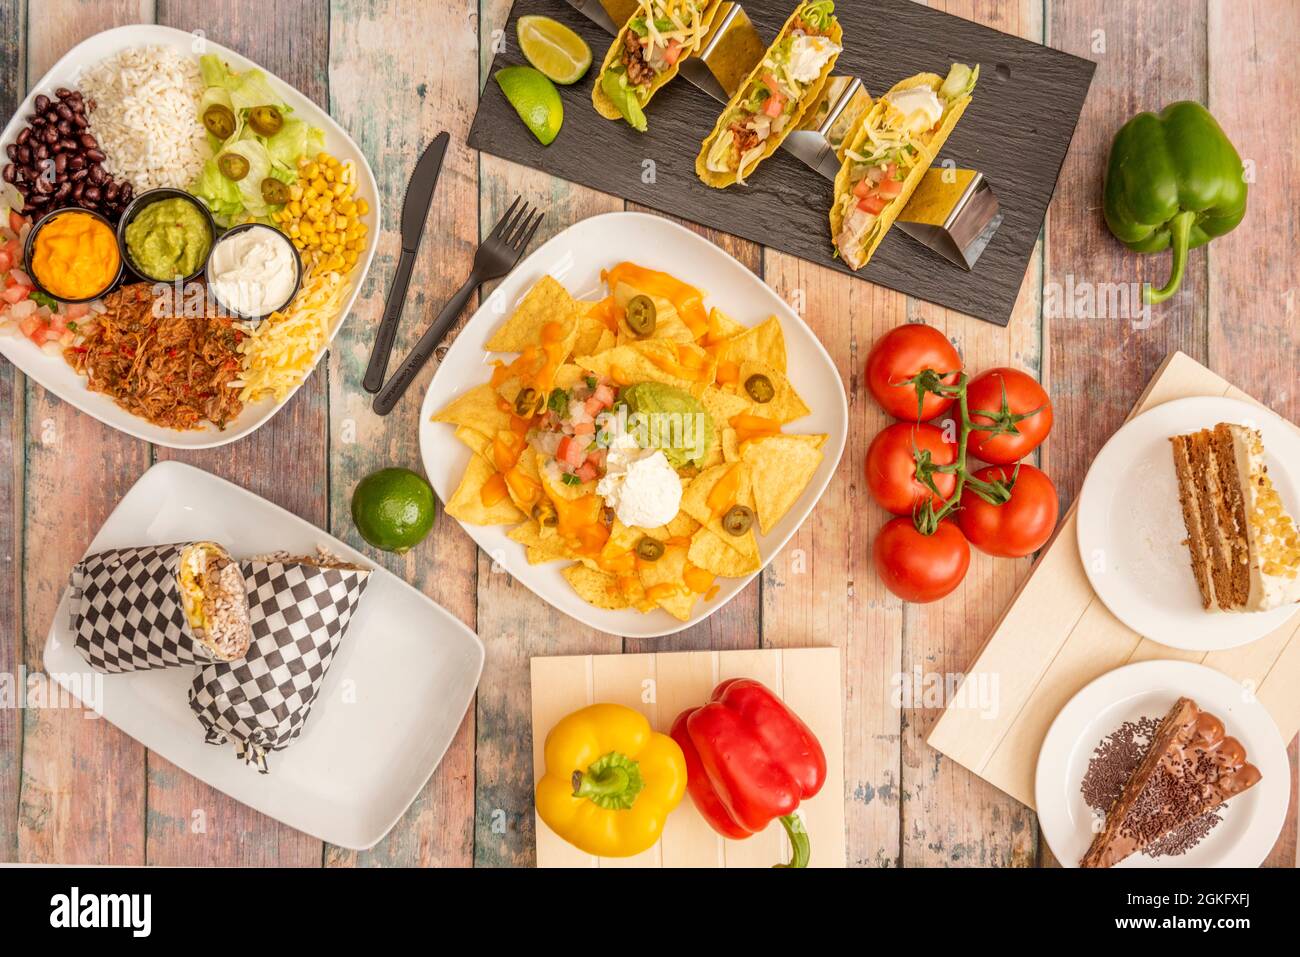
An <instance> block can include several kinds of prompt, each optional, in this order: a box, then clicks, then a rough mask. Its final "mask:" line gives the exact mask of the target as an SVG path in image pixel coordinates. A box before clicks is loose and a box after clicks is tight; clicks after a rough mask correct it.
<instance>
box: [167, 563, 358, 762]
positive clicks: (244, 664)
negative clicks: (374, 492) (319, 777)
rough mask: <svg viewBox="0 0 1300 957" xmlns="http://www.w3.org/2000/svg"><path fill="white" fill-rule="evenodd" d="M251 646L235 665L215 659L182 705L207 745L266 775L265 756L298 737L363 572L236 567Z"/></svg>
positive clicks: (339, 566)
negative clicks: (227, 747)
mask: <svg viewBox="0 0 1300 957" xmlns="http://www.w3.org/2000/svg"><path fill="white" fill-rule="evenodd" d="M241 568H242V570H243V572H244V580H245V582H246V584H247V586H248V608H249V617H250V621H251V623H252V628H253V642H252V644H251V645H250V646H249V648H248V653H247V654H246V655H245V656H244V657H243V659H241V660H239V661H232V662H225V661H215V662H212V663H210V664H208V665H207V666H206V667H204V668H203V669H201V670H200V671H199V673H198V674H197V675H196V676H195V678H194V682H193V684H192V685H191V687H190V708H191V709H192V710H193V711H194V713H195V715H197V716H198V719H199V723H200V724H202V725H203V727H204V729H205V730H206V731H207V738H206V740H207V742H208V743H209V744H225V743H227V742H231V743H233V744H234V746H235V753H236V754H237V755H238V756H239V757H241V758H243V759H244V761H245V762H246V763H248V764H252V765H254V766H256V767H257V769H258V770H259V771H261V772H262V773H263V774H265V773H266V772H267V763H266V756H267V754H268V752H271V751H280V750H283V749H284V748H287V747H288V746H289V745H290V744H292V743H293V742H294V740H296V739H297V737H298V735H299V734H301V733H302V729H303V725H304V724H305V723H306V721H307V716H308V715H309V714H310V713H311V706H312V702H313V701H315V699H316V695H317V693H318V692H319V691H320V686H321V683H322V682H323V681H324V680H325V673H326V672H327V671H328V670H329V666H330V662H331V661H333V659H334V653H335V652H336V651H337V650H338V647H339V643H340V642H341V641H342V640H343V636H344V634H345V633H346V632H347V627H348V622H349V621H350V620H351V618H352V615H353V613H354V612H355V611H356V607H357V603H358V602H359V601H360V600H361V595H362V593H363V592H364V591H365V588H366V583H367V581H368V580H369V577H370V572H369V570H367V569H364V568H359V567H357V566H354V565H347V564H344V563H340V562H322V561H318V560H313V559H309V558H308V559H291V558H284V559H278V558H273V559H272V560H259V559H253V560H251V561H248V562H244V563H242V564H241Z"/></svg>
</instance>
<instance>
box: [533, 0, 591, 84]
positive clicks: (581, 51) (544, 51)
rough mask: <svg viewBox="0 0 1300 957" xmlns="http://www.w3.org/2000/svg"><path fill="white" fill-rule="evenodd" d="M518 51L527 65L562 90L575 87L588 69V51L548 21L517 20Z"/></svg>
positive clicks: (561, 27)
mask: <svg viewBox="0 0 1300 957" xmlns="http://www.w3.org/2000/svg"><path fill="white" fill-rule="evenodd" d="M518 32H519V47H520V49H522V50H523V51H524V56H526V57H527V58H528V62H529V63H531V64H532V65H533V66H535V67H537V69H539V70H541V71H542V72H543V73H545V74H546V75H547V76H548V77H550V78H551V79H552V80H554V81H555V82H556V83H559V84H561V85H562V86H568V85H569V84H570V83H577V82H578V81H579V80H581V79H582V75H583V74H584V73H586V72H587V67H589V66H591V47H589V46H587V43H586V41H585V40H583V39H582V37H580V36H578V35H577V34H576V33H574V32H573V31H572V30H570V29H569V28H568V27H566V26H565V25H564V24H563V23H560V22H559V21H557V20H552V19H551V18H550V17H541V16H537V15H535V14H534V15H531V16H526V17H520V18H519V26H518Z"/></svg>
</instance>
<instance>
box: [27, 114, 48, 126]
mask: <svg viewBox="0 0 1300 957" xmlns="http://www.w3.org/2000/svg"><path fill="white" fill-rule="evenodd" d="M27 122H28V123H30V124H32V126H44V125H45V116H44V115H43V114H41V113H28V114H27Z"/></svg>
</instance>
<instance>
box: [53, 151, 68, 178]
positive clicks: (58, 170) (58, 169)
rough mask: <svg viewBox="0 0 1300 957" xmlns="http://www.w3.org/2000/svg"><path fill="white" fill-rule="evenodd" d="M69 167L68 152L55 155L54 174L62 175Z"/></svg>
mask: <svg viewBox="0 0 1300 957" xmlns="http://www.w3.org/2000/svg"><path fill="white" fill-rule="evenodd" d="M67 168H68V155H67V154H66V153H60V154H59V155H58V156H56V157H54V174H55V175H56V176H62V175H63V174H64V172H66V171H67Z"/></svg>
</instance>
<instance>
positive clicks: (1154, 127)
mask: <svg viewBox="0 0 1300 957" xmlns="http://www.w3.org/2000/svg"><path fill="white" fill-rule="evenodd" d="M1102 208H1103V210H1104V212H1105V216H1106V225H1107V226H1108V227H1110V231H1111V232H1112V233H1114V234H1115V237H1116V238H1117V239H1119V240H1120V241H1121V242H1122V243H1124V245H1126V246H1128V248H1129V249H1132V250H1134V251H1136V252H1140V253H1158V252H1161V251H1163V250H1165V249H1168V248H1169V247H1170V246H1171V245H1172V246H1173V250H1174V261H1173V269H1172V271H1171V273H1170V276H1169V282H1167V283H1166V284H1165V286H1164V287H1163V288H1161V289H1156V290H1153V289H1152V288H1151V286H1150V285H1149V284H1148V285H1147V286H1146V287H1145V289H1144V290H1143V298H1144V299H1145V301H1146V302H1148V303H1157V302H1163V301H1164V300H1166V299H1168V298H1169V297H1170V296H1172V295H1173V294H1174V292H1175V291H1176V290H1177V289H1178V285H1179V283H1181V282H1182V279H1183V269H1184V267H1186V265H1187V250H1189V249H1193V248H1195V247H1197V246H1202V245H1204V244H1205V243H1208V242H1209V241H1210V240H1211V239H1213V238H1214V237H1216V236H1222V235H1223V234H1224V233H1227V232H1230V231H1231V230H1233V229H1235V228H1236V226H1237V224H1238V223H1240V222H1241V218H1242V217H1243V216H1245V215H1246V180H1245V176H1244V174H1243V168H1242V165H1241V157H1239V156H1238V155H1237V151H1236V149H1234V148H1233V145H1232V143H1231V142H1230V141H1229V140H1228V137H1227V134H1225V133H1224V132H1223V129H1222V127H1220V126H1219V124H1218V123H1217V122H1216V121H1215V119H1214V117H1213V116H1211V115H1210V113H1209V111H1208V110H1206V109H1205V107H1203V106H1201V105H1200V104H1199V103H1193V102H1192V101H1190V100H1183V101H1180V102H1178V103H1171V104H1170V105H1169V106H1166V107H1165V108H1164V109H1163V110H1161V111H1160V114H1159V115H1158V116H1157V115H1156V114H1155V113H1139V114H1138V115H1137V116H1135V117H1133V118H1132V119H1131V120H1129V121H1128V122H1127V123H1125V124H1124V125H1123V126H1122V127H1120V130H1119V132H1118V133H1116V134H1115V142H1114V143H1112V144H1111V148H1110V162H1109V164H1108V165H1107V169H1106V185H1105V195H1104V200H1103V204H1102Z"/></svg>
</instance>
